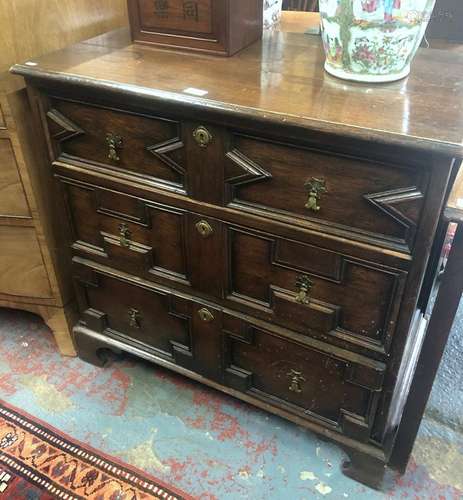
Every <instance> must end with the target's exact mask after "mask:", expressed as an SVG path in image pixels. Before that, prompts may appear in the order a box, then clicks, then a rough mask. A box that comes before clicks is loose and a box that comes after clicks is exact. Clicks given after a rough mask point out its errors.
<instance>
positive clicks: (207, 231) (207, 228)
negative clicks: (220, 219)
mask: <svg viewBox="0 0 463 500" xmlns="http://www.w3.org/2000/svg"><path fill="white" fill-rule="evenodd" d="M196 229H197V231H198V233H199V234H200V235H201V236H202V237H203V238H209V236H212V235H213V234H214V229H212V226H211V225H210V224H209V222H207V221H206V220H201V221H199V222H198V223H197V224H196Z"/></svg>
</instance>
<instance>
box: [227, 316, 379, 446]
mask: <svg viewBox="0 0 463 500" xmlns="http://www.w3.org/2000/svg"><path fill="white" fill-rule="evenodd" d="M224 325H225V328H227V327H228V328H230V327H231V329H232V330H231V331H227V330H226V331H225V333H226V375H225V380H226V383H228V384H229V385H230V386H232V387H234V388H235V389H237V390H241V391H243V392H247V393H249V394H252V395H253V396H254V397H256V398H259V399H263V400H265V401H267V402H269V403H270V404H272V405H276V406H281V407H285V408H288V409H290V410H292V411H293V412H295V413H298V414H300V415H303V416H305V417H308V418H317V419H320V420H322V421H323V422H324V425H327V426H332V427H335V428H338V429H339V430H341V431H342V432H344V433H346V434H347V435H351V436H355V437H356V438H357V439H359V440H363V441H364V440H367V439H368V435H369V429H370V426H371V422H372V421H373V418H374V409H375V404H376V403H375V402H376V400H377V396H376V393H377V392H378V391H381V388H382V374H383V371H384V365H382V364H381V363H376V364H375V363H374V362H370V361H368V360H367V359H366V358H362V357H358V358H357V359H356V361H353V360H352V359H349V360H347V359H342V358H341V357H339V354H340V353H341V351H339V353H338V355H335V354H333V353H327V352H323V350H320V349H317V348H313V347H309V346H307V345H304V344H302V343H301V342H297V341H295V340H289V339H288V338H284V337H281V336H280V335H279V334H277V333H275V332H272V331H270V330H266V329H265V328H262V327H257V326H255V325H251V324H247V323H246V322H244V321H242V322H238V321H237V320H236V319H234V318H233V317H229V318H228V319H227V320H226V321H225V320H224ZM320 345H322V344H320Z"/></svg>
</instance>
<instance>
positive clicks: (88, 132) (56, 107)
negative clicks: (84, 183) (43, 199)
mask: <svg viewBox="0 0 463 500" xmlns="http://www.w3.org/2000/svg"><path fill="white" fill-rule="evenodd" d="M47 118H48V125H49V130H50V135H51V138H52V139H53V140H54V143H55V149H56V156H57V157H58V158H60V159H62V160H74V161H81V162H85V163H87V164H90V165H92V166H94V167H103V168H105V169H109V170H111V171H112V172H113V174H114V175H119V176H121V175H123V174H124V173H125V174H132V176H133V177H135V178H137V179H138V180H139V181H142V182H145V183H151V184H153V185H155V186H157V187H161V188H165V189H170V190H175V191H178V192H183V191H184V190H185V189H186V186H185V169H186V160H185V150H184V144H183V142H182V130H181V126H180V123H178V122H176V121H172V120H167V119H163V118H155V117H149V116H144V115H140V114H135V113H129V112H124V111H121V110H115V109H107V108H99V107H94V106H90V105H87V104H81V103H75V102H70V101H63V100H58V99H51V102H50V109H49V111H48V113H47Z"/></svg>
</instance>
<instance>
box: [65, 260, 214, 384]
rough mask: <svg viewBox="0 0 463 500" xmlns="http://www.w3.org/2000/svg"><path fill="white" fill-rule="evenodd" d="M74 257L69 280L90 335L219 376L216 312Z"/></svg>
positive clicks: (196, 370)
mask: <svg viewBox="0 0 463 500" xmlns="http://www.w3.org/2000/svg"><path fill="white" fill-rule="evenodd" d="M83 262H84V261H82V260H79V259H75V263H74V266H73V268H74V276H75V283H76V292H77V297H78V299H79V307H80V312H81V317H82V319H83V321H84V323H85V325H86V326H87V327H88V328H90V329H92V330H93V331H96V332H99V333H104V334H106V335H110V336H112V337H115V338H119V339H122V340H123V341H125V342H131V343H133V344H134V345H136V346H138V347H139V348H141V349H144V350H145V351H147V352H151V353H154V354H155V355H156V356H158V357H161V358H163V359H168V360H171V361H174V362H176V363H178V364H179V365H180V366H183V367H186V368H188V369H191V370H194V371H195V372H197V373H200V374H202V375H204V376H206V377H208V378H210V379H213V380H216V379H218V378H220V377H221V373H222V364H221V359H222V353H221V340H220V335H219V328H220V325H221V320H222V315H221V311H219V310H217V309H215V308H212V307H208V308H207V314H206V316H204V310H205V308H204V306H202V305H201V304H198V303H195V302H194V301H192V300H191V299H186V298H184V297H181V296H176V295H174V294H172V293H171V292H170V291H169V290H168V289H166V288H158V287H155V286H154V285H150V286H142V285H141V284H140V283H137V282H135V281H134V280H132V279H131V278H130V277H129V276H128V275H124V274H123V273H118V272H114V271H110V270H109V269H108V268H107V269H106V270H104V268H98V267H97V266H95V267H93V268H90V267H87V266H85V265H84V264H83Z"/></svg>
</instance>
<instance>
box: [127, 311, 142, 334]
mask: <svg viewBox="0 0 463 500" xmlns="http://www.w3.org/2000/svg"><path fill="white" fill-rule="evenodd" d="M129 325H130V326H131V327H132V328H136V329H137V330H139V329H140V328H141V314H140V311H138V309H134V308H133V307H131V308H130V309H129Z"/></svg>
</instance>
